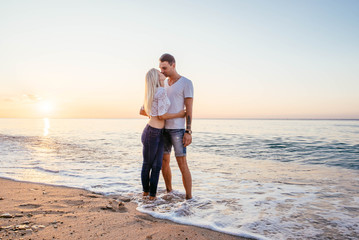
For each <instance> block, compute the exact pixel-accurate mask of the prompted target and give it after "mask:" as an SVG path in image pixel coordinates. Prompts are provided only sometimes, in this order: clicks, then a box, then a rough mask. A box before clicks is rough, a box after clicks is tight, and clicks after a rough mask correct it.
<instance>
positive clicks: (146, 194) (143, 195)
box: [142, 192, 150, 198]
mask: <svg viewBox="0 0 359 240" xmlns="http://www.w3.org/2000/svg"><path fill="white" fill-rule="evenodd" d="M149 194H150V193H149V192H143V193H142V198H146V197H147V196H148V195H149Z"/></svg>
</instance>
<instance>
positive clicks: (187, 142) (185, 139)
mask: <svg viewBox="0 0 359 240" xmlns="http://www.w3.org/2000/svg"><path fill="white" fill-rule="evenodd" d="M191 143H192V135H191V134H189V133H185V134H184V136H183V146H185V147H187V146H188V145H190V144H191Z"/></svg>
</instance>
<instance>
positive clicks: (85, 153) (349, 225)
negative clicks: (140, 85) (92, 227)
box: [0, 119, 359, 239]
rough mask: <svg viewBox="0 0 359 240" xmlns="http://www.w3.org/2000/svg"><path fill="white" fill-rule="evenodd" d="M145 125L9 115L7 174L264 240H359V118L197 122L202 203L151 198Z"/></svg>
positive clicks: (0, 123) (177, 184)
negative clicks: (145, 180)
mask: <svg viewBox="0 0 359 240" xmlns="http://www.w3.org/2000/svg"><path fill="white" fill-rule="evenodd" d="M145 124H146V120H142V119H132V120H131V119H86V120H82V119H81V120H80V119H0V163H1V165H0V176H1V177H6V178H11V179H16V180H25V181H32V182H41V183H50V184H55V185H66V186H72V187H81V188H85V189H88V190H91V191H96V192H100V193H104V194H122V195H127V196H131V197H132V199H133V201H136V202H138V204H139V207H138V210H140V211H142V212H146V213H149V214H151V215H153V216H155V217H159V218H166V219H170V220H173V221H175V222H179V223H184V224H190V225H196V226H203V227H207V228H211V229H214V230H217V231H222V232H227V233H231V234H234V235H238V236H247V237H248V236H251V237H255V238H258V239H330V238H333V239H358V236H359V225H358V224H359V217H358V216H359V140H358V139H359V138H358V136H359V121H354V120H353V121H349V120H341V121H340V120H335V121H334V120H315V121H308V120H203V119H195V120H194V122H193V124H194V126H193V132H194V133H193V144H192V145H191V146H190V147H189V148H188V163H189V166H190V169H191V173H192V178H193V192H194V196H195V197H194V199H192V200H189V201H186V200H184V190H183V186H182V182H181V175H180V172H179V170H178V167H177V164H176V161H175V159H174V156H172V160H171V167H172V170H173V185H174V188H175V189H176V190H175V191H174V192H173V193H172V194H166V193H165V189H164V182H163V179H162V177H161V179H160V182H159V198H158V200H157V201H155V202H146V201H143V200H142V199H141V197H140V195H141V182H140V171H141V164H142V156H141V148H142V146H141V141H140V136H141V133H142V130H143V128H144V126H145Z"/></svg>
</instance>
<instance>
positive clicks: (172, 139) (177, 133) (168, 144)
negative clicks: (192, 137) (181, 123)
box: [163, 129, 186, 157]
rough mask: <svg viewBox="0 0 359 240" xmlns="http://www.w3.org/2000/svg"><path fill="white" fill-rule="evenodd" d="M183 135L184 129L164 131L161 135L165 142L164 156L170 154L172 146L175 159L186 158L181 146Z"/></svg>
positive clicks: (183, 147) (184, 150)
mask: <svg viewBox="0 0 359 240" xmlns="http://www.w3.org/2000/svg"><path fill="white" fill-rule="evenodd" d="M184 133H185V129H165V131H164V133H163V137H164V140H165V144H164V148H165V152H164V154H170V153H171V149H172V146H173V148H174V150H175V156H176V157H184V156H186V147H185V146H183V136H184Z"/></svg>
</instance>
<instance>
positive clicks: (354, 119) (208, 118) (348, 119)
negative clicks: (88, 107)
mask: <svg viewBox="0 0 359 240" xmlns="http://www.w3.org/2000/svg"><path fill="white" fill-rule="evenodd" d="M45 118H48V119H104V120H105V119H108V120H111V119H113V120H116V119H133V120H135V119H138V120H140V119H143V120H147V119H146V118H131V117H123V118H100V117H99V118H51V117H33V118H12V117H8V118H7V117H5V118H4V117H0V119H45ZM193 119H197V120H333V121H335V120H347V121H350V120H351V121H358V120H359V118H233V117H232V118H231V117H230V118H210V117H207V118H206V117H203V118H193Z"/></svg>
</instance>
